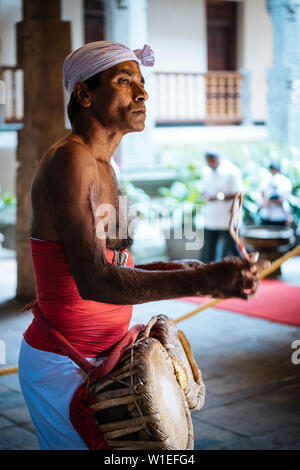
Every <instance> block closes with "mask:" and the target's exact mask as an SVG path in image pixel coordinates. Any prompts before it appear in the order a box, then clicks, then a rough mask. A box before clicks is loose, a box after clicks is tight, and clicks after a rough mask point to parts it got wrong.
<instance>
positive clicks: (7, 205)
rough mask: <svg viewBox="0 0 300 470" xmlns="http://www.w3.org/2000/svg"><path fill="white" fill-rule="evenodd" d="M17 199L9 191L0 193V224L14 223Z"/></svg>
mask: <svg viewBox="0 0 300 470" xmlns="http://www.w3.org/2000/svg"><path fill="white" fill-rule="evenodd" d="M16 210H17V200H16V198H15V196H13V194H11V193H8V192H6V193H3V194H2V195H0V224H1V225H7V224H11V225H13V224H15V222H16Z"/></svg>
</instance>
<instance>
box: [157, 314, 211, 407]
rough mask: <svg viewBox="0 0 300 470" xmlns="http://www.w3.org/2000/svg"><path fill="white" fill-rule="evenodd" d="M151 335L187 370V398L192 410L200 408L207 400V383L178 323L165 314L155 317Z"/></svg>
mask: <svg viewBox="0 0 300 470" xmlns="http://www.w3.org/2000/svg"><path fill="white" fill-rule="evenodd" d="M151 321H153V326H152V327H151V337H155V338H156V339H158V340H159V341H160V343H161V344H162V345H163V346H164V348H165V349H166V350H167V351H168V353H169V354H170V356H171V357H172V358H176V359H177V360H178V361H179V362H180V363H181V364H182V365H183V366H184V368H185V370H186V372H187V387H186V390H185V396H186V400H187V402H188V405H189V408H190V409H191V410H200V409H201V408H202V407H203V405H204V401H205V385H204V383H203V380H202V374H201V371H200V370H199V369H198V366H197V364H196V361H195V359H194V356H193V353H192V350H191V346H190V344H189V342H188V340H187V338H186V336H185V334H184V333H183V331H181V330H178V329H177V326H176V323H175V322H174V321H173V320H171V318H168V317H167V316H165V315H158V316H157V317H153V319H152V320H151Z"/></svg>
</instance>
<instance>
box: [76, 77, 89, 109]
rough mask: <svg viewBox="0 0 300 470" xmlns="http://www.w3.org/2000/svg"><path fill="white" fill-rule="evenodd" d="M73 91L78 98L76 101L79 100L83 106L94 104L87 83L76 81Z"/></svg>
mask: <svg viewBox="0 0 300 470" xmlns="http://www.w3.org/2000/svg"><path fill="white" fill-rule="evenodd" d="M73 93H74V96H75V98H76V101H78V103H79V104H81V106H83V107H84V108H90V107H91V106H92V104H93V102H92V95H91V92H90V91H89V89H88V87H87V85H86V83H83V82H77V83H75V85H74V90H73Z"/></svg>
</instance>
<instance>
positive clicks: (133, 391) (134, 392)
mask: <svg viewBox="0 0 300 470" xmlns="http://www.w3.org/2000/svg"><path fill="white" fill-rule="evenodd" d="M133 367H134V364H133V347H130V383H128V382H125V380H121V379H118V378H117V377H113V376H112V375H106V376H105V379H106V380H107V379H109V380H112V381H113V382H117V383H119V384H121V385H125V386H126V387H127V388H129V390H130V393H131V396H132V398H133V400H134V404H135V406H136V409H137V411H138V413H139V415H140V418H141V419H142V424H143V426H144V428H145V431H146V433H147V434H148V435H149V436H150V437H151V438H152V439H153V436H152V434H151V432H150V431H149V429H148V427H147V422H146V420H145V417H144V415H143V413H142V410H141V408H140V405H139V404H138V402H137V400H136V398H135V396H136V395H137V389H138V387H139V386H140V385H142V386H143V385H144V384H143V382H142V381H141V380H140V381H139V382H138V383H137V384H135V385H134V384H133V375H132V371H133ZM89 372H90V371H89ZM89 375H90V374H89V373H88V379H87V387H88V388H89ZM95 384H96V383H94V384H92V386H91V388H90V389H89V390H90V391H92V389H93V387H94V385H95Z"/></svg>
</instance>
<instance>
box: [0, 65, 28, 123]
mask: <svg viewBox="0 0 300 470" xmlns="http://www.w3.org/2000/svg"><path fill="white" fill-rule="evenodd" d="M0 80H2V81H3V82H4V83H5V88H4V90H5V103H4V104H3V105H2V121H3V122H4V123H6V124H17V123H22V122H23V70H22V69H20V68H18V67H13V66H2V67H0Z"/></svg>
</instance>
